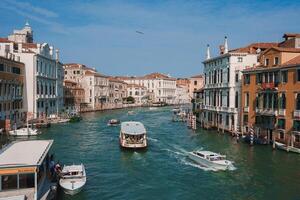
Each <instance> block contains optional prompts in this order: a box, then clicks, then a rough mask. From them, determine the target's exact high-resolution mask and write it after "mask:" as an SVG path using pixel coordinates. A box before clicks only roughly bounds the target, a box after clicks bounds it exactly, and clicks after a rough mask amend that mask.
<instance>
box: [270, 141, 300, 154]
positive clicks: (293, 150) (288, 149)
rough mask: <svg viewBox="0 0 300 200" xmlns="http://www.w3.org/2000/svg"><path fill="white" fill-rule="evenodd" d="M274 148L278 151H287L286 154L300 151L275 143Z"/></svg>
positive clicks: (299, 150)
mask: <svg viewBox="0 0 300 200" xmlns="http://www.w3.org/2000/svg"><path fill="white" fill-rule="evenodd" d="M275 146H276V148H278V149H281V150H284V151H287V152H294V153H300V149H299V148H296V147H292V146H287V145H286V144H283V143H280V142H275Z"/></svg>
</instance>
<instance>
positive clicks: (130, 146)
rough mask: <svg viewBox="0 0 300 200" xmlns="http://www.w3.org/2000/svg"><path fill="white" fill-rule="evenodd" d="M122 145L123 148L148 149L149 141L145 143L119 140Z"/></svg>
mask: <svg viewBox="0 0 300 200" xmlns="http://www.w3.org/2000/svg"><path fill="white" fill-rule="evenodd" d="M119 143H120V147H121V148H122V149H132V150H138V149H146V148H147V146H148V145H147V142H146V143H144V144H124V142H122V140H121V139H120V140H119Z"/></svg>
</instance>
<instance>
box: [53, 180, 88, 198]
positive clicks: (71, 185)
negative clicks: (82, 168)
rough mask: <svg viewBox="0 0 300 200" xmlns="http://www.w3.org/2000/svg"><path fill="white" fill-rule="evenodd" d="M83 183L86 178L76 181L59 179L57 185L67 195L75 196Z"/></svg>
mask: <svg viewBox="0 0 300 200" xmlns="http://www.w3.org/2000/svg"><path fill="white" fill-rule="evenodd" d="M85 183H86V178H84V179H77V180H68V179H66V180H65V179H61V180H60V181H59V185H60V187H61V188H62V189H63V191H64V193H66V194H69V195H75V194H77V193H79V192H80V191H81V190H82V188H83V186H84V185H85Z"/></svg>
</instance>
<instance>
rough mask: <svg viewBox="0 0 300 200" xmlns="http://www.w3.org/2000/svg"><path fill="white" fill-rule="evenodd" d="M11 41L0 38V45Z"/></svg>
mask: <svg viewBox="0 0 300 200" xmlns="http://www.w3.org/2000/svg"><path fill="white" fill-rule="evenodd" d="M12 42H13V41H10V40H8V39H7V38H0V43H12Z"/></svg>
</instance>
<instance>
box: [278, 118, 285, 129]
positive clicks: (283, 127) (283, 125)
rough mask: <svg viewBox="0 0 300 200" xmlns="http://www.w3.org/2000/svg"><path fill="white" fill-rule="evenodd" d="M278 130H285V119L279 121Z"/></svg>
mask: <svg viewBox="0 0 300 200" xmlns="http://www.w3.org/2000/svg"><path fill="white" fill-rule="evenodd" d="M277 128H278V129H285V119H278V122H277Z"/></svg>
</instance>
